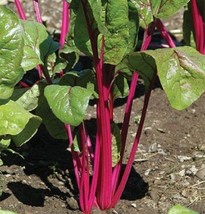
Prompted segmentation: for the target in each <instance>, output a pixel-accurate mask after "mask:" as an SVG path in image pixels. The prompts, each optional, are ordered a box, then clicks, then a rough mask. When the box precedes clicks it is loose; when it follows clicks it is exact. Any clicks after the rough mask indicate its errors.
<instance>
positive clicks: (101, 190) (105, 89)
mask: <svg viewBox="0 0 205 214" xmlns="http://www.w3.org/2000/svg"><path fill="white" fill-rule="evenodd" d="M103 58H104V38H102V47H101V53H100V60H99V62H98V64H97V66H96V78H97V87H98V94H99V100H98V103H97V108H98V111H97V120H98V123H97V124H98V127H97V129H98V130H100V131H99V132H97V134H99V138H98V139H99V141H100V163H99V164H100V169H101V170H100V172H99V181H98V189H97V201H98V204H99V206H100V208H101V209H102V210H105V209H107V208H108V207H109V205H110V202H111V192H112V191H111V186H112V140H111V126H110V111H109V103H108V100H109V86H110V84H109V82H110V81H109V80H107V79H106V74H105V73H104V72H105V71H104V66H103Z"/></svg>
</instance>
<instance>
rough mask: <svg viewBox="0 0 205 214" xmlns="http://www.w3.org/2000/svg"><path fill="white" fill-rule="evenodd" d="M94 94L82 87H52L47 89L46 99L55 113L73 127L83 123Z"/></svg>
mask: <svg viewBox="0 0 205 214" xmlns="http://www.w3.org/2000/svg"><path fill="white" fill-rule="evenodd" d="M92 94H93V91H92V90H90V89H86V88H82V87H80V86H75V87H70V86H59V85H50V86H47V87H46V88H45V97H46V98H47V101H48V104H49V106H50V108H51V110H52V111H53V113H54V114H55V115H56V117H57V118H59V119H60V120H61V121H62V122H63V123H66V124H70V125H72V126H78V125H79V124H80V123H81V122H82V121H83V119H84V116H85V113H86V110H87V107H88V103H89V100H90V97H91V96H92Z"/></svg>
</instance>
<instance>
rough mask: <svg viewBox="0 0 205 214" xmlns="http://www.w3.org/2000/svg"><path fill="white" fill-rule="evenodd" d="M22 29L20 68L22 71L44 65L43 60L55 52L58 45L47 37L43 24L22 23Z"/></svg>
mask: <svg viewBox="0 0 205 214" xmlns="http://www.w3.org/2000/svg"><path fill="white" fill-rule="evenodd" d="M22 24H23V27H24V31H25V34H24V43H25V45H24V56H23V61H22V64H21V65H22V67H23V69H24V71H28V70H31V69H33V68H35V67H36V66H37V65H38V64H44V63H45V58H46V57H47V56H48V55H49V54H51V53H53V52H55V51H56V50H57V49H58V47H59V44H58V43H57V42H54V41H53V40H52V38H51V37H50V36H49V34H48V32H47V31H46V28H45V26H44V25H43V24H40V23H37V22H33V21H22Z"/></svg>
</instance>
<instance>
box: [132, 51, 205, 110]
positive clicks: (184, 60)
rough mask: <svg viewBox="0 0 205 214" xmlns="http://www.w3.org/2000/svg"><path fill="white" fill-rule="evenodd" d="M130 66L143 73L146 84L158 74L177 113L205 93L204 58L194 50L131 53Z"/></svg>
mask: <svg viewBox="0 0 205 214" xmlns="http://www.w3.org/2000/svg"><path fill="white" fill-rule="evenodd" d="M142 62H143V63H142ZM128 64H129V66H130V68H131V69H132V70H136V69H137V70H138V71H139V72H140V74H142V76H143V77H144V80H145V82H146V84H147V85H149V82H150V80H151V79H152V76H153V74H154V73H155V72H157V73H158V76H159V79H160V82H161V84H162V87H163V89H164V90H165V93H166V94H167V97H168V100H169V102H170V104H171V106H172V107H174V108H176V109H178V110H182V109H184V108H187V107H188V106H190V105H191V104H192V103H193V102H194V101H195V100H197V99H198V98H199V97H200V96H201V95H202V94H203V93H204V91H205V71H204V68H205V58H204V55H202V54H200V53H199V52H198V51H196V50H195V49H194V48H191V47H177V48H173V49H171V48H167V49H157V50H155V51H144V52H138V53H132V54H130V55H129V56H128Z"/></svg>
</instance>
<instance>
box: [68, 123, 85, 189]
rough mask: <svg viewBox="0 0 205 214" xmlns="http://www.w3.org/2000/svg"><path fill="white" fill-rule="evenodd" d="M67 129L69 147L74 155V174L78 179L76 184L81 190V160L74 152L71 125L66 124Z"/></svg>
mask: <svg viewBox="0 0 205 214" xmlns="http://www.w3.org/2000/svg"><path fill="white" fill-rule="evenodd" d="M65 129H66V133H67V135H68V141H69V146H70V148H71V153H72V159H73V167H74V172H75V177H76V183H77V186H78V189H80V168H81V164H80V160H79V157H78V155H77V153H76V152H75V151H74V150H73V135H72V130H71V127H70V125H68V124H65Z"/></svg>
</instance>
